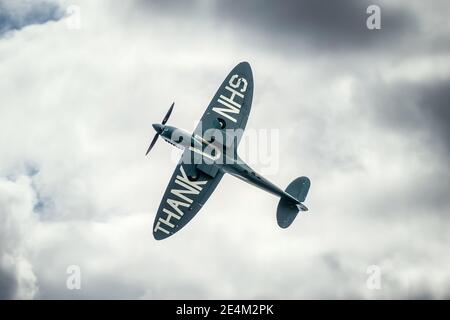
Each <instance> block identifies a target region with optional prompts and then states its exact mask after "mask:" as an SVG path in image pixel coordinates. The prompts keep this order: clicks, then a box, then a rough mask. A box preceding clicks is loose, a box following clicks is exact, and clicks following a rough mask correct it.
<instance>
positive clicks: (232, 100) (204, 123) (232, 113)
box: [194, 62, 253, 148]
mask: <svg viewBox="0 0 450 320" xmlns="http://www.w3.org/2000/svg"><path fill="white" fill-rule="evenodd" d="M252 99H253V74H252V69H251V67H250V64H249V63H248V62H241V63H239V64H238V65H237V66H236V67H234V69H233V70H231V72H230V73H229V74H228V76H227V77H226V78H225V80H224V81H223V83H222V85H221V86H220V88H219V89H218V90H217V92H216V94H215V95H214V97H213V99H212V100H211V102H210V103H209V105H208V108H207V109H206V111H205V113H204V114H203V116H202V118H201V120H200V122H199V124H198V126H197V128H196V129H195V130H194V133H195V134H197V135H200V136H202V137H205V136H208V134H207V133H206V134H205V132H207V131H208V130H210V131H211V129H214V130H213V131H216V132H217V130H218V131H219V132H221V133H224V131H226V130H227V129H232V130H237V131H234V132H235V135H236V141H234V146H235V148H237V145H238V144H239V141H240V139H241V137H242V133H243V130H244V129H245V126H246V125H247V120H248V116H249V114H250V109H251V106H252ZM224 139H228V138H224ZM224 142H226V143H231V142H233V141H225V140H224ZM226 143H224V144H226Z"/></svg>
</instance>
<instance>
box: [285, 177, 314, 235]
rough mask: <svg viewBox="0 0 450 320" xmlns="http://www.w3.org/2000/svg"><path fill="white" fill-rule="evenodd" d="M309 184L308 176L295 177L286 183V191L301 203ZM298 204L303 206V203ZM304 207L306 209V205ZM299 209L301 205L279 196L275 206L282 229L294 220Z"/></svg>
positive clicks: (306, 193)
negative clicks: (279, 198)
mask: <svg viewBox="0 0 450 320" xmlns="http://www.w3.org/2000/svg"><path fill="white" fill-rule="evenodd" d="M310 186H311V181H310V180H309V178H307V177H300V178H297V179H295V180H294V181H292V182H291V183H290V184H289V185H288V187H287V188H286V192H287V193H289V194H290V195H291V196H293V197H294V198H296V199H298V201H299V202H300V203H301V202H304V201H305V199H306V196H307V195H308V191H309V188H310ZM300 206H303V204H301V205H300ZM303 207H304V206H303ZM304 208H305V209H306V207H304ZM300 209H302V207H299V206H298V205H297V204H296V203H293V202H292V201H289V200H288V199H285V198H281V200H280V202H279V203H278V208H277V222H278V225H279V226H280V227H281V228H283V229H285V228H287V227H289V226H290V225H291V224H292V222H294V220H295V218H296V217H297V214H298V212H299V211H300ZM302 210H304V209H302ZM306 210H307V209H306Z"/></svg>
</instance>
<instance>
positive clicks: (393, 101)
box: [372, 78, 450, 157]
mask: <svg viewBox="0 0 450 320" xmlns="http://www.w3.org/2000/svg"><path fill="white" fill-rule="evenodd" d="M449 88H450V78H445V79H439V78H437V79H432V80H429V81H426V82H411V81H399V82H397V83H394V84H389V85H388V84H384V85H383V84H378V85H376V88H375V90H373V92H375V94H374V95H373V98H374V101H375V103H374V105H372V107H373V108H372V112H373V114H374V115H375V116H376V117H377V119H378V120H380V123H382V124H384V125H387V126H389V127H391V128H393V129H395V130H398V131H400V132H403V133H405V134H406V135H408V136H409V137H412V136H417V135H421V134H426V135H428V136H429V137H430V138H431V139H430V140H428V144H429V145H431V146H432V145H436V146H439V147H441V148H443V149H444V150H445V151H446V154H447V156H448V157H450V144H449V141H450V126H449V123H450V104H449V103H450V90H449Z"/></svg>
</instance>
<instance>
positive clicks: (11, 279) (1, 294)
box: [0, 248, 17, 300]
mask: <svg viewBox="0 0 450 320" xmlns="http://www.w3.org/2000/svg"><path fill="white" fill-rule="evenodd" d="M0 249H1V248H0ZM0 252H1V251H0ZM0 258H1V256H0ZM16 291H17V280H16V275H15V273H14V272H11V270H8V269H7V268H4V267H3V266H1V265H0V300H5V299H13V298H14V296H15V294H16Z"/></svg>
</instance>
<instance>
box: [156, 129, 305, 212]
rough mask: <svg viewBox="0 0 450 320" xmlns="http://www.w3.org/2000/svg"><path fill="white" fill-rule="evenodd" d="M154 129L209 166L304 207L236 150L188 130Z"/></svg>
mask: <svg viewBox="0 0 450 320" xmlns="http://www.w3.org/2000/svg"><path fill="white" fill-rule="evenodd" d="M153 127H154V128H155V130H156V132H158V133H159V134H160V136H161V137H162V138H163V139H164V140H165V141H166V142H168V143H170V144H171V145H173V146H175V147H177V148H179V149H182V150H184V149H186V148H188V149H190V150H191V151H192V152H194V153H195V154H196V155H198V156H199V158H200V159H201V161H204V162H205V163H207V164H208V165H213V166H217V167H218V168H219V170H221V171H222V172H225V173H228V174H230V175H232V176H234V177H236V178H238V179H241V180H243V181H245V182H247V183H249V184H252V185H254V186H256V187H258V188H260V189H263V190H265V191H267V192H269V193H271V194H273V195H276V196H278V197H281V198H285V199H287V200H289V201H290V202H292V203H293V205H298V206H303V205H302V204H301V203H300V202H299V201H298V200H297V199H296V198H295V197H293V196H291V195H290V194H288V193H287V192H285V191H284V190H282V189H280V188H279V187H277V186H276V185H275V184H273V183H272V182H270V181H269V180H267V179H266V178H264V177H263V176H261V175H260V174H258V173H256V171H255V170H253V169H252V168H251V167H250V166H249V165H247V164H246V163H245V162H244V161H243V160H242V159H241V158H240V157H239V156H238V155H237V153H236V150H235V149H234V148H233V149H232V150H230V149H227V148H226V147H225V146H223V145H221V144H219V143H216V142H215V141H206V140H205V139H203V138H202V137H200V136H199V135H196V134H191V133H189V132H187V131H186V130H183V129H179V128H176V127H173V126H165V125H160V124H154V125H153ZM303 207H304V206H303ZM305 208H306V207H304V208H302V209H303V210H304V209H305Z"/></svg>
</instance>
